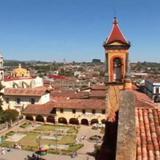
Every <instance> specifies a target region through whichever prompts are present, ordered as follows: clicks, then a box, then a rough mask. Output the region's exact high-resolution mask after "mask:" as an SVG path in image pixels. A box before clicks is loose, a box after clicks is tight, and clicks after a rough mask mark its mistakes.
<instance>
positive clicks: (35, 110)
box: [23, 102, 54, 115]
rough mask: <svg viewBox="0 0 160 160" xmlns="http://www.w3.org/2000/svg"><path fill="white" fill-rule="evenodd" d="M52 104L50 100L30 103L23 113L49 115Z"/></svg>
mask: <svg viewBox="0 0 160 160" xmlns="http://www.w3.org/2000/svg"><path fill="white" fill-rule="evenodd" d="M53 108H54V106H53V103H52V102H48V103H46V104H30V105H28V106H27V108H26V109H25V110H24V111H23V114H32V115H49V114H50V113H51V112H52V110H53Z"/></svg>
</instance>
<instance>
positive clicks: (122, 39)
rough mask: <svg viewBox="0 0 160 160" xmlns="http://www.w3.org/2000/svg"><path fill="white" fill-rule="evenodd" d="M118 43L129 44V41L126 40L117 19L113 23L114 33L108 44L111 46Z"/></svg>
mask: <svg viewBox="0 0 160 160" xmlns="http://www.w3.org/2000/svg"><path fill="white" fill-rule="evenodd" d="M116 41H119V42H122V43H125V44H128V42H127V40H126V39H125V37H124V35H123V33H122V32H121V30H120V28H119V25H118V21H117V19H116V18H115V19H114V22H113V28H112V32H111V34H110V36H109V37H108V39H107V42H106V43H107V44H110V43H112V42H116Z"/></svg>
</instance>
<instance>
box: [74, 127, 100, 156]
mask: <svg viewBox="0 0 160 160" xmlns="http://www.w3.org/2000/svg"><path fill="white" fill-rule="evenodd" d="M93 135H99V136H101V137H103V135H102V134H101V133H100V130H98V129H97V130H93V129H91V126H80V129H79V132H78V134H77V138H78V139H80V138H81V137H82V136H86V138H85V139H84V140H82V141H81V142H80V143H83V144H84V146H83V147H82V148H81V149H79V150H78V153H80V154H87V153H91V152H93V151H94V145H95V143H94V142H91V141H88V139H89V137H91V136H93Z"/></svg>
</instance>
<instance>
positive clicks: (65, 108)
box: [23, 86, 106, 125]
mask: <svg viewBox="0 0 160 160" xmlns="http://www.w3.org/2000/svg"><path fill="white" fill-rule="evenodd" d="M105 108H106V104H105V87H104V86H95V87H91V89H90V91H87V92H85V91H83V92H75V91H73V90H59V91H54V90H53V91H52V92H51V101H50V102H48V103H45V104H41V105H38V104H37V105H36V104H30V105H28V106H27V108H26V109H25V110H24V111H23V114H24V116H25V118H26V119H28V120H37V121H41V122H51V123H63V124H84V125H92V124H94V123H97V124H102V123H104V122H105Z"/></svg>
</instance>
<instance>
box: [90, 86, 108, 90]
mask: <svg viewBox="0 0 160 160" xmlns="http://www.w3.org/2000/svg"><path fill="white" fill-rule="evenodd" d="M91 90H105V85H94V86H91Z"/></svg>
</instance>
